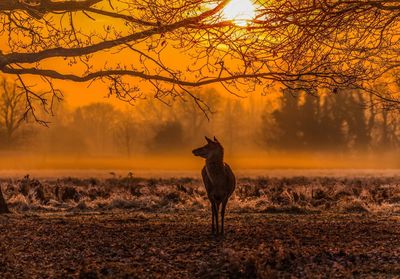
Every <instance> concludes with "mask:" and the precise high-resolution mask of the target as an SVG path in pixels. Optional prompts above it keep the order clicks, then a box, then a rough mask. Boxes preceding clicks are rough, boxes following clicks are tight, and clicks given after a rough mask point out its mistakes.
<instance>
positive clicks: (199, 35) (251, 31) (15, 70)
mask: <svg viewBox="0 0 400 279" xmlns="http://www.w3.org/2000/svg"><path fill="white" fill-rule="evenodd" d="M228 2H229V0H168V1H167V0H147V1H141V0H133V1H123V0H115V1H109V0H107V1H106V0H80V1H72V0H63V1H55V0H34V1H33V0H5V1H1V3H0V38H1V41H3V42H8V43H6V44H2V45H1V46H0V47H1V52H0V71H1V72H3V73H7V74H11V75H15V76H17V78H18V80H19V82H20V84H21V87H22V88H23V89H24V92H25V97H26V101H27V104H28V106H27V107H28V109H29V110H31V112H32V114H33V115H34V116H36V114H35V111H34V107H33V104H34V103H35V102H36V101H40V103H41V105H42V106H43V108H45V109H48V110H50V109H51V104H52V103H53V102H54V100H57V99H61V98H62V95H61V94H60V91H58V90H57V88H56V86H55V85H56V83H54V80H60V79H61V80H68V81H72V82H88V83H93V82H98V81H100V82H104V83H106V84H107V86H108V91H109V94H111V95H115V96H117V97H118V98H120V99H121V100H124V101H127V102H133V101H135V100H136V99H138V98H142V97H144V96H143V93H142V91H143V90H142V89H143V88H144V87H145V88H148V86H147V85H151V87H152V88H153V90H154V96H155V97H156V98H159V99H161V100H163V101H165V102H170V101H172V100H173V99H174V98H186V97H188V96H189V97H191V98H193V99H194V100H195V101H196V102H197V104H198V106H199V107H200V108H201V109H203V110H205V111H206V110H207V106H206V105H205V104H204V103H203V102H202V100H201V99H199V98H198V97H197V96H193V95H192V94H191V93H190V92H191V91H190V88H192V87H197V86H204V85H207V84H212V83H220V84H222V85H223V86H224V87H225V88H226V90H228V91H229V92H231V93H233V94H235V92H236V90H237V89H241V90H249V91H252V90H254V88H256V87H257V86H258V87H261V88H262V89H264V90H266V91H268V90H269V89H270V88H271V87H273V86H274V84H275V83H281V84H284V85H285V86H287V87H296V89H304V90H308V89H309V88H316V87H330V88H332V87H333V88H340V87H352V88H362V89H365V90H371V87H370V86H369V83H371V82H373V81H374V80H376V79H379V78H383V77H384V78H387V79H388V80H389V79H390V80H393V78H392V76H393V75H392V74H393V73H394V72H395V71H396V69H397V68H398V66H399V65H400V64H399V61H398V58H397V57H398V49H399V44H400V42H399V41H398V39H397V37H398V34H397V33H398V32H397V27H398V25H399V11H400V4H399V3H398V2H397V1H394V0H379V1H367V0H355V1H346V0H345V1H343V0H286V1H273V2H263V1H260V2H258V3H256V5H257V16H256V18H255V19H253V20H252V21H249V23H248V25H247V26H242V25H237V24H235V22H234V21H232V20H227V19H224V18H223V17H222V16H221V10H223V8H224V7H225V5H226V4H227V3H228ZM171 53H172V54H177V55H178V54H179V58H177V60H178V59H180V58H182V60H181V61H180V62H179V63H171V61H168V59H166V56H167V55H171ZM185 61H187V62H185ZM34 77H39V78H40V80H42V81H43V83H44V84H46V85H47V88H48V90H39V91H38V90H35V88H34V87H32V86H30V85H31V84H30V83H29V81H30V79H34ZM35 81H36V80H35ZM142 84H147V85H143V86H142ZM42 87H43V86H42ZM371 92H372V93H374V94H376V95H377V96H378V97H379V98H380V99H381V100H384V101H386V102H390V103H392V104H394V105H397V104H398V103H399V101H398V99H397V96H396V94H392V93H391V94H390V95H386V94H379V92H375V91H371Z"/></svg>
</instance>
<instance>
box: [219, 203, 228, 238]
mask: <svg viewBox="0 0 400 279" xmlns="http://www.w3.org/2000/svg"><path fill="white" fill-rule="evenodd" d="M227 203H228V199H226V200H224V201H223V202H222V208H221V235H222V236H223V235H224V220H225V209H226V204H227Z"/></svg>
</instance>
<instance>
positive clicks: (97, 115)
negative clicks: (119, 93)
mask: <svg viewBox="0 0 400 279" xmlns="http://www.w3.org/2000/svg"><path fill="white" fill-rule="evenodd" d="M118 115H119V113H118V111H117V110H116V109H115V108H114V107H113V106H112V105H111V104H107V103H93V104H90V105H86V106H83V107H80V108H77V109H76V111H75V113H74V116H73V122H72V125H73V126H74V127H75V128H76V129H78V131H79V132H80V134H81V135H83V136H85V142H86V145H87V147H89V148H91V149H92V150H93V151H95V152H96V153H98V152H100V151H103V152H104V151H106V150H107V147H109V146H110V145H111V144H110V143H111V142H112V141H113V134H114V131H115V124H116V121H117V118H118Z"/></svg>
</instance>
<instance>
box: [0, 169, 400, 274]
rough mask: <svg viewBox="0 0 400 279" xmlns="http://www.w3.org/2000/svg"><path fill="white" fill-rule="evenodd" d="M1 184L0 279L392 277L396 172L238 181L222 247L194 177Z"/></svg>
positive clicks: (398, 267)
mask: <svg viewBox="0 0 400 279" xmlns="http://www.w3.org/2000/svg"><path fill="white" fill-rule="evenodd" d="M110 176H111V177H110ZM0 185H1V188H2V190H3V194H4V196H5V199H6V200H7V202H8V205H9V208H10V210H11V211H12V214H6V215H2V216H0V278H281V277H285V278H287V277H291V276H292V277H298V278H303V277H307V278H309V277H311V278H315V277H323V278H326V277H362V278H364V277H368V276H372V277H384V278H385V277H386V278H393V277H400V262H399V259H400V187H399V186H398V185H400V177H399V176H396V175H395V174H390V175H375V176H374V175H358V176H354V175H346V176H340V175H324V176H322V175H320V176H317V175H316V176H276V177H260V178H249V177H247V178H246V177H243V176H241V177H239V179H238V185H237V189H236V192H235V194H234V196H233V197H232V199H231V200H230V202H229V204H228V213H227V217H226V237H225V238H224V239H220V238H214V237H211V236H210V209H209V204H208V200H207V196H206V193H205V190H204V186H203V185H202V182H201V181H200V180H199V178H196V177H183V178H138V177H134V176H133V175H132V174H130V173H129V174H128V175H126V176H120V175H116V174H114V173H110V174H108V178H106V177H102V178H96V177H94V178H83V177H81V178H72V177H67V178H42V179H36V178H33V177H31V176H28V175H27V176H25V177H23V178H22V177H16V178H15V177H14V178H7V179H6V178H3V179H1V180H0Z"/></svg>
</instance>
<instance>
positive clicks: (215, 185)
mask: <svg viewBox="0 0 400 279" xmlns="http://www.w3.org/2000/svg"><path fill="white" fill-rule="evenodd" d="M206 140H207V145H205V146H203V147H200V148H197V149H195V150H193V154H194V155H195V156H200V157H203V158H205V159H206V164H205V166H204V167H203V169H202V171H201V175H202V178H203V182H204V186H205V188H206V191H207V196H208V199H209V200H210V203H211V211H212V226H211V231H212V233H213V234H215V233H216V234H217V235H218V234H219V224H218V215H219V209H220V206H221V205H222V207H221V234H222V235H223V234H224V218H225V209H226V205H227V203H228V200H229V198H230V196H231V195H232V193H233V192H234V190H235V186H236V179H235V175H234V174H233V171H232V170H231V168H230V167H229V165H228V164H226V163H224V152H223V147H222V145H221V144H220V143H219V142H218V140H217V139H216V138H215V137H214V141H212V140H210V139H209V138H207V137H206Z"/></svg>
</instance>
